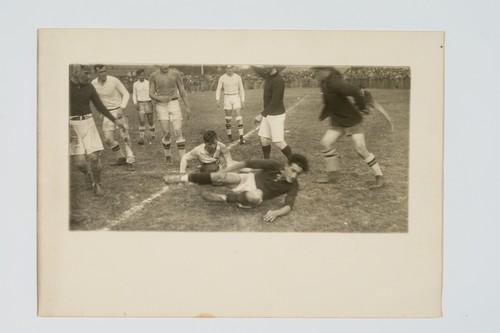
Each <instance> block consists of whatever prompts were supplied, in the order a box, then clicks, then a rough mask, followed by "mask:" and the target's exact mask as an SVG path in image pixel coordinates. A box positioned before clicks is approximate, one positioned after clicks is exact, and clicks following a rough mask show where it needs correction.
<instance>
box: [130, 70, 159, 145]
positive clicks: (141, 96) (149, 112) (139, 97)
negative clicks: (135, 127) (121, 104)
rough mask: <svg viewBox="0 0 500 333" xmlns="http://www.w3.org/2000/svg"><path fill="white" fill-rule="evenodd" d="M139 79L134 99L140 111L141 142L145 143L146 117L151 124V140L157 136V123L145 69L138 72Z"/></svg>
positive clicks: (135, 105) (134, 88)
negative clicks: (154, 117)
mask: <svg viewBox="0 0 500 333" xmlns="http://www.w3.org/2000/svg"><path fill="white" fill-rule="evenodd" d="M136 74H137V76H138V78H139V80H137V81H136V82H135V83H134V85H133V89H132V101H133V102H134V107H135V109H136V110H137V111H138V112H139V144H140V145H143V144H144V137H145V132H146V126H145V125H146V117H147V119H148V124H149V132H150V134H151V140H154V138H155V123H154V119H153V104H152V103H151V97H149V81H148V80H146V78H145V74H144V69H139V70H138V71H137V72H136Z"/></svg>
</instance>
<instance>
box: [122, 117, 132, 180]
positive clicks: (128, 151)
mask: <svg viewBox="0 0 500 333" xmlns="http://www.w3.org/2000/svg"><path fill="white" fill-rule="evenodd" d="M121 120H122V123H123V126H125V130H122V129H119V132H120V137H121V138H122V140H123V146H124V147H125V155H126V157H125V159H126V161H127V165H128V170H129V171H134V170H135V166H134V163H135V155H134V152H133V151H132V147H131V142H132V140H131V139H130V133H129V131H128V128H129V126H128V118H127V117H125V116H124V117H122V118H121Z"/></svg>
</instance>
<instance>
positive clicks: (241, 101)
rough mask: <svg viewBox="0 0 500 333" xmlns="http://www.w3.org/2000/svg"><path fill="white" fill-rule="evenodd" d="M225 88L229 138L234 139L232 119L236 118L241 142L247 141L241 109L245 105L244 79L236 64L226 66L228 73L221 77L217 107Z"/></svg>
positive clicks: (216, 98)
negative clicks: (237, 71)
mask: <svg viewBox="0 0 500 333" xmlns="http://www.w3.org/2000/svg"><path fill="white" fill-rule="evenodd" d="M222 90H224V112H225V114H226V117H225V119H226V131H227V139H228V140H229V141H233V136H232V132H231V120H232V116H233V115H234V117H235V118H234V119H235V120H236V123H237V124H238V134H239V136H240V144H244V143H245V139H244V138H243V117H242V116H241V109H243V107H244V105H245V89H244V88H243V81H242V80H241V77H240V76H239V75H238V74H236V73H234V66H233V65H227V66H226V74H223V75H222V76H221V77H220V78H219V83H218V84H217V90H216V91H215V100H216V104H217V107H220V95H221V91H222Z"/></svg>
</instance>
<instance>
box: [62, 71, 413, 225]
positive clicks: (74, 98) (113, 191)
mask: <svg viewBox="0 0 500 333" xmlns="http://www.w3.org/2000/svg"><path fill="white" fill-rule="evenodd" d="M69 72H70V77H69V81H70V84H69V100H70V108H69V126H70V143H69V155H70V159H71V161H70V170H69V176H70V187H71V190H70V216H69V228H70V230H73V231H85V230H93V231H95V230H108V231H183V232H185V231H210V232H227V231H231V232H236V231H240V232H348V233H372V232H373V233H385V232H388V233H401V232H408V167H409V164H408V163H409V155H408V152H409V119H410V112H411V110H410V95H411V68H410V67H405V66H383V67H382V66H348V65H336V64H328V65H323V66H312V65H311V66H298V65H288V66H284V65H248V64H247V65H241V64H217V65H206V64H197V65H182V64H178V65H176V64H160V65H152V64H147V63H143V64H134V65H120V64H109V63H105V64H71V65H70V68H69Z"/></svg>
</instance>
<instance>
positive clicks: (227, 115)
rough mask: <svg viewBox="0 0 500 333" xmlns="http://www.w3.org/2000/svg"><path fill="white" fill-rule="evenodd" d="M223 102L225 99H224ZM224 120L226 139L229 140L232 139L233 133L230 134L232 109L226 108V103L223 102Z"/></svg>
mask: <svg viewBox="0 0 500 333" xmlns="http://www.w3.org/2000/svg"><path fill="white" fill-rule="evenodd" d="M224 103H226V102H225V100H224ZM224 114H225V117H224V120H225V122H226V134H227V140H228V141H229V142H231V141H233V135H232V129H231V121H232V120H233V116H232V110H231V109H226V104H224Z"/></svg>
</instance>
